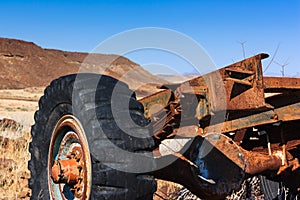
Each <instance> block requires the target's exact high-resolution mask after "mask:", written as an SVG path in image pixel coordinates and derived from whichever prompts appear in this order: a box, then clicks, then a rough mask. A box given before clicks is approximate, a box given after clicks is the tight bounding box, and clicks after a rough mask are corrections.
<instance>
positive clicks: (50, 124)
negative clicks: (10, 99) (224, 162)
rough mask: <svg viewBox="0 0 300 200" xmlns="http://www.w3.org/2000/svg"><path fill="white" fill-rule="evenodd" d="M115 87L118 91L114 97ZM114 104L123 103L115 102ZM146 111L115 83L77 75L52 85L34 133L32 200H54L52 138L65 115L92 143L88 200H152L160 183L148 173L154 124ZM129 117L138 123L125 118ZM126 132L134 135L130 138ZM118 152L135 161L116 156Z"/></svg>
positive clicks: (125, 88)
mask: <svg viewBox="0 0 300 200" xmlns="http://www.w3.org/2000/svg"><path fill="white" fill-rule="evenodd" d="M116 86H118V88H119V89H118V92H114V90H115V87H116ZM113 95H114V96H115V98H114V99H112V96H113ZM116 100H119V102H113V101H116ZM112 104H114V107H113V106H112ZM128 104H129V109H128ZM126 107H127V111H126ZM143 112H144V111H143V106H142V105H141V104H140V103H139V102H138V101H136V98H135V94H134V92H132V91H131V90H130V89H129V88H128V86H127V85H126V84H124V83H122V82H120V81H118V80H116V79H114V78H111V77H108V76H104V75H102V76H100V75H97V74H80V75H76V74H74V75H68V76H64V77H61V78H59V79H56V80H54V81H52V83H51V84H50V86H48V87H47V88H46V90H45V93H44V96H43V97H42V98H41V99H40V101H39V110H38V111H37V112H36V113H35V117H34V118H35V125H34V126H33V127H32V131H31V134H32V142H31V143H30V147H29V150H30V153H31V160H30V161H29V170H30V172H31V178H30V181H29V187H30V188H31V189H32V197H31V199H47V200H48V199H50V194H49V189H48V173H47V166H48V163H47V162H48V160H47V157H48V154H49V145H50V139H51V135H52V133H53V129H54V127H55V126H56V124H57V122H58V121H59V120H60V119H61V118H62V117H63V116H66V115H72V116H75V117H76V118H78V119H79V121H80V123H81V124H82V127H83V129H84V132H85V134H86V137H87V141H88V143H89V147H90V152H91V160H92V164H91V170H92V185H91V194H90V199H97V200H98V199H99V200H101V199H105V200H110V199H113V200H124V199H128V200H129V199H130V200H132V199H143V200H144V199H153V193H154V192H155V191H156V182H155V179H154V177H153V176H151V175H148V174H147V173H146V171H150V170H151V169H153V168H155V162H154V160H153V156H152V153H151V151H152V149H153V148H154V146H155V143H154V140H153V138H152V137H151V133H152V129H151V124H150V123H149V122H148V120H146V119H145V118H144V116H143ZM93 113H95V114H93ZM115 113H118V114H117V115H120V116H115ZM124 113H125V114H124ZM126 113H127V114H128V113H129V115H130V117H131V119H130V121H133V122H134V124H132V123H128V122H127V121H128V119H122V117H123V116H126ZM122 126H123V127H122ZM124 127H125V128H124ZM124 129H126V130H124ZM128 130H129V131H131V133H129V134H128V133H127V131H128ZM132 135H134V136H132ZM112 144H113V145H112ZM118 148H120V149H121V150H124V151H125V152H128V153H129V154H133V156H132V155H129V156H127V155H123V154H122V153H120V155H116V149H118ZM135 155H137V156H135ZM120 156H121V158H120ZM122 167H124V170H123V168H122ZM126 167H127V168H126ZM132 167H136V168H138V169H137V172H134V171H128V169H129V168H132Z"/></svg>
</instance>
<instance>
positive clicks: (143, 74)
mask: <svg viewBox="0 0 300 200" xmlns="http://www.w3.org/2000/svg"><path fill="white" fill-rule="evenodd" d="M83 68H84V70H82V69H83ZM0 69H1V71H0V89H17V88H25V87H36V86H46V85H48V84H49V83H50V82H51V80H53V79H55V78H57V77H59V76H62V75H66V74H72V73H78V72H79V71H82V72H96V73H103V74H106V75H110V76H112V77H115V78H117V79H122V80H123V81H124V82H126V83H127V84H128V85H129V87H131V88H133V89H137V88H139V87H140V86H141V85H144V83H155V84H160V83H161V84H163V83H164V82H166V81H163V79H161V78H158V77H156V76H154V75H152V74H151V73H149V72H147V71H146V70H144V69H143V68H142V67H140V66H139V65H138V64H136V63H134V62H132V61H130V60H129V59H127V58H125V57H122V56H117V55H105V54H88V53H79V52H66V51H60V50H53V49H43V48H41V47H39V46H37V45H36V44H34V43H32V42H26V41H22V40H15V39H7V38H0ZM79 69H80V70H79ZM104 69H106V70H105V71H103V70H104ZM149 87H151V88H149ZM143 88H145V89H146V90H150V89H153V86H146V87H143Z"/></svg>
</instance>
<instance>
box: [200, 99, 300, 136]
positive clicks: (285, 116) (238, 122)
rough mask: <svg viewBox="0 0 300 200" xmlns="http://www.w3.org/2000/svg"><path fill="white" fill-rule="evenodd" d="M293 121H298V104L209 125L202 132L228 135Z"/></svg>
mask: <svg viewBox="0 0 300 200" xmlns="http://www.w3.org/2000/svg"><path fill="white" fill-rule="evenodd" d="M293 120H300V102H298V103H294V104H291V105H288V106H283V107H280V108H276V109H274V110H269V111H265V112H262V113H258V114H254V115H249V116H246V117H242V118H237V119H234V120H231V121H225V122H223V123H219V124H215V125H211V126H209V127H206V128H205V129H204V132H205V133H208V132H214V131H220V132H222V133H229V132H234V131H237V130H240V129H245V128H251V127H255V126H260V125H266V124H272V123H276V122H286V121H293Z"/></svg>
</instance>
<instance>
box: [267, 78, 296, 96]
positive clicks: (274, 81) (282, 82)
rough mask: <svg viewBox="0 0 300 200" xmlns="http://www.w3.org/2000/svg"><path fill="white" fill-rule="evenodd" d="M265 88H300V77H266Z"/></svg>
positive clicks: (271, 89)
mask: <svg viewBox="0 0 300 200" xmlns="http://www.w3.org/2000/svg"><path fill="white" fill-rule="evenodd" d="M264 88H265V91H266V92H279V91H284V90H300V78H286V77H264Z"/></svg>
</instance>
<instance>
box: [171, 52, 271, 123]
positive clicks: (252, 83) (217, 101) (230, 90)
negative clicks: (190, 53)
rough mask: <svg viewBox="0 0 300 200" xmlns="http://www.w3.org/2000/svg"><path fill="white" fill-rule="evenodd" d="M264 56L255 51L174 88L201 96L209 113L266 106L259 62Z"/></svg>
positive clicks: (180, 91) (265, 55) (179, 91)
mask: <svg viewBox="0 0 300 200" xmlns="http://www.w3.org/2000/svg"><path fill="white" fill-rule="evenodd" d="M266 57H268V55H267V54H258V55H256V56H253V57H250V58H247V59H245V60H242V61H240V62H237V63H234V64H232V65H229V66H227V67H224V68H222V69H219V70H217V71H214V72H212V73H209V74H206V75H204V76H200V77H197V78H195V79H192V80H190V81H186V82H184V83H183V84H182V85H181V86H180V87H179V88H178V89H177V91H178V93H183V94H184V93H188V94H199V95H202V96H204V98H205V99H206V101H204V103H206V102H209V104H208V105H207V107H209V109H210V113H211V114H213V113H216V112H219V111H224V110H253V109H258V108H263V107H266V104H265V98H264V87H263V75H262V64H261V59H264V58H266ZM206 88H207V89H206ZM200 103H203V102H200ZM206 104H207V103H206ZM205 106H206V105H203V106H199V107H200V108H203V107H205ZM201 117H202V116H201ZM198 118H199V117H198Z"/></svg>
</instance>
